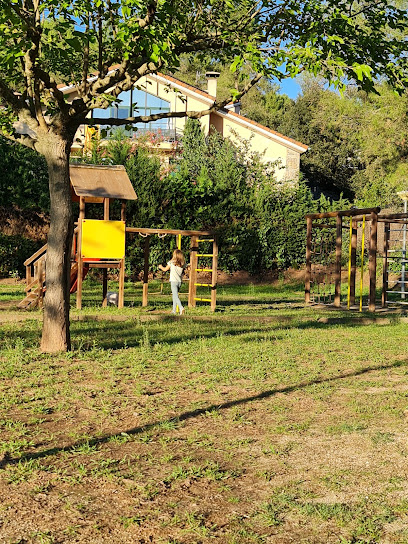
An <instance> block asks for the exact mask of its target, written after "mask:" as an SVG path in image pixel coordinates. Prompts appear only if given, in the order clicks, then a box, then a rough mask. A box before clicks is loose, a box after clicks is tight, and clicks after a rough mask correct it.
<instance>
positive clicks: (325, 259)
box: [305, 208, 408, 312]
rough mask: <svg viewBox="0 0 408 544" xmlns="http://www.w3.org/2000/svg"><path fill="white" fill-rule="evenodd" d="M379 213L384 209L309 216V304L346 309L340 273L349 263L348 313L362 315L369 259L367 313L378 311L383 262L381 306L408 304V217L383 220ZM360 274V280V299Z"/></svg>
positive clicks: (307, 244)
mask: <svg viewBox="0 0 408 544" xmlns="http://www.w3.org/2000/svg"><path fill="white" fill-rule="evenodd" d="M380 211H381V209H380V208H364V209H350V210H342V211H334V212H326V213H315V214H308V215H306V223H307V238H306V280H305V302H306V303H307V304H311V303H314V304H329V305H333V306H335V307H337V308H340V307H341V306H342V291H341V285H342V272H345V269H344V267H343V264H344V262H345V261H347V297H346V301H347V309H355V310H356V309H358V310H360V311H362V310H363V306H364V305H363V287H364V286H363V279H364V272H365V263H366V256H367V254H368V275H369V289H368V301H367V304H366V306H367V307H368V310H369V311H370V312H375V311H376V308H377V300H376V298H377V297H376V290H377V276H378V268H379V266H378V264H379V263H380V262H381V261H382V296H381V307H382V308H387V307H389V306H391V305H394V304H396V305H406V304H408V289H407V284H408V281H407V279H406V278H407V273H406V272H407V267H406V265H407V263H408V261H407V225H408V213H406V212H405V213H396V214H383V215H380ZM347 221H348V224H347ZM380 231H382V232H380ZM380 236H382V240H383V241H382V245H381V247H380V244H379V243H378V239H379V237H380ZM345 249H347V255H346V253H345V251H344V250H345ZM346 256H347V259H346ZM358 260H359V266H357V261H358ZM357 270H359V276H360V278H359V289H358V291H359V295H358V297H357V295H356V276H357ZM343 275H344V274H343ZM343 298H345V297H344V296H343Z"/></svg>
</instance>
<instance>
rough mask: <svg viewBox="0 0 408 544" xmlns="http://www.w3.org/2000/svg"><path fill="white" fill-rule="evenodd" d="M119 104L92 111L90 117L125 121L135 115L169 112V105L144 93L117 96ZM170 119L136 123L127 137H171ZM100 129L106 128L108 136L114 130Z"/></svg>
mask: <svg viewBox="0 0 408 544" xmlns="http://www.w3.org/2000/svg"><path fill="white" fill-rule="evenodd" d="M119 99H120V102H119V103H118V104H117V105H113V106H110V107H109V108H107V109H105V110H102V109H95V110H93V115H92V117H95V118H102V119H109V118H112V117H113V118H114V119H126V118H127V117H132V116H137V115H152V114H155V113H164V112H169V111H170V103H169V102H166V101H165V100H162V99H161V98H159V97H157V96H154V95H152V94H150V93H148V92H146V91H143V90H139V89H132V90H131V91H127V92H123V93H121V94H120V95H119ZM172 121H173V120H172V119H159V120H157V121H151V122H150V123H136V124H135V125H133V126H134V127H137V130H135V131H133V130H132V131H131V133H130V134H129V136H133V135H134V136H137V135H138V134H141V133H144V132H147V131H149V132H161V133H162V135H163V136H164V137H165V138H166V137H171V136H172V132H173V131H174V129H173V126H174V125H173V122H172ZM101 128H106V129H107V130H108V134H109V133H111V132H112V130H114V128H111V127H109V126H107V125H101Z"/></svg>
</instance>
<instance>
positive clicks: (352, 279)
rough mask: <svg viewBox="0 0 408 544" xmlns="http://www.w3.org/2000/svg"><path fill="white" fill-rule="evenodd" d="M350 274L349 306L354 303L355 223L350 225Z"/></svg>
mask: <svg viewBox="0 0 408 544" xmlns="http://www.w3.org/2000/svg"><path fill="white" fill-rule="evenodd" d="M350 257H351V274H350V305H351V306H354V304H355V303H356V270H357V221H356V219H355V218H353V220H352V223H351V256H350Z"/></svg>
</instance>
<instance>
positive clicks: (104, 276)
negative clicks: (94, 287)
mask: <svg viewBox="0 0 408 544" xmlns="http://www.w3.org/2000/svg"><path fill="white" fill-rule="evenodd" d="M107 305H108V269H107V268H104V269H103V270H102V307H103V308H106V307H107Z"/></svg>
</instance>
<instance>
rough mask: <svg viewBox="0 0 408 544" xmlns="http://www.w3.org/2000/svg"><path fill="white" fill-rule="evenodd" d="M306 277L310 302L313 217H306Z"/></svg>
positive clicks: (306, 299)
mask: <svg viewBox="0 0 408 544" xmlns="http://www.w3.org/2000/svg"><path fill="white" fill-rule="evenodd" d="M306 228H307V234H306V278H305V303H306V304H310V283H311V279H312V218H311V217H306Z"/></svg>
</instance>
